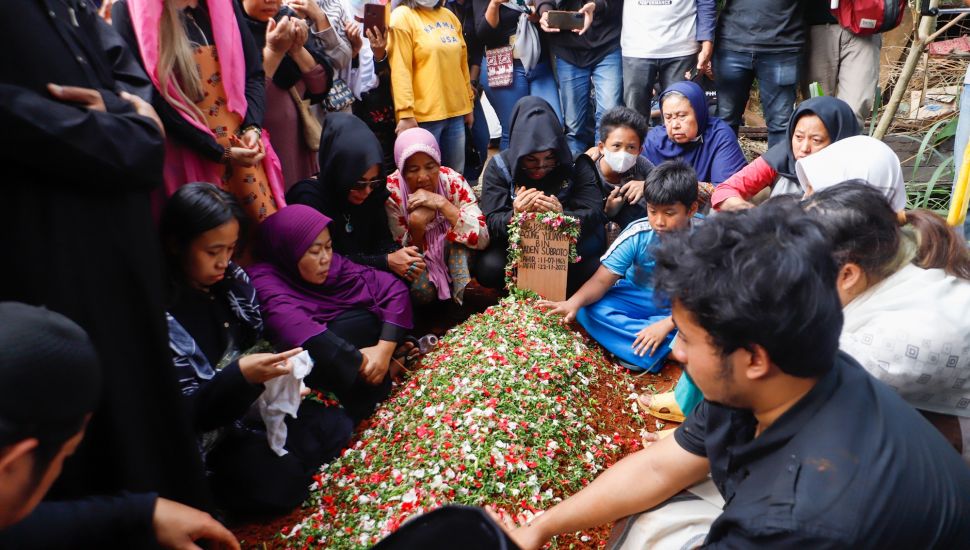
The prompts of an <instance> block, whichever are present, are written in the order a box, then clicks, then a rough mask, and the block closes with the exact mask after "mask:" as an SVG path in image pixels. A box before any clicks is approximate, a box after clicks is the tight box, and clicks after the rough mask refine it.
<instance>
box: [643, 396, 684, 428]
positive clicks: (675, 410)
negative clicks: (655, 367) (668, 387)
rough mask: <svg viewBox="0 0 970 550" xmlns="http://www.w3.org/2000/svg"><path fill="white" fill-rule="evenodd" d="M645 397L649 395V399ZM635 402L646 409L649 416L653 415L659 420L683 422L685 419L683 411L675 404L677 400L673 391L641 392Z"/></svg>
mask: <svg viewBox="0 0 970 550" xmlns="http://www.w3.org/2000/svg"><path fill="white" fill-rule="evenodd" d="M645 397H649V398H650V401H649V402H647V401H645V400H644V398H645ZM637 404H638V405H640V406H641V407H643V408H644V409H646V411H647V412H648V413H649V414H650V415H651V416H655V417H657V418H659V419H661V420H666V421H668V422H683V421H684V420H686V416H685V415H684V411H682V410H680V405H678V404H677V400H676V399H675V398H674V392H672V391H669V392H665V393H655V394H653V395H647V394H643V393H641V394H640V395H638V396H637Z"/></svg>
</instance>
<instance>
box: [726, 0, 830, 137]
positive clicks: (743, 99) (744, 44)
mask: <svg viewBox="0 0 970 550" xmlns="http://www.w3.org/2000/svg"><path fill="white" fill-rule="evenodd" d="M811 1H813V2H823V1H825V0H811ZM715 37H716V39H715V42H714V44H715V48H714V75H715V79H714V81H715V82H716V84H717V102H718V103H717V109H718V116H719V117H720V118H721V119H723V120H724V121H725V122H727V123H728V124H729V125H730V126H731V128H733V129H734V131H735V132H737V131H738V127H739V126H741V117H742V115H744V108H745V106H746V105H747V103H748V98H749V97H750V95H751V84H752V83H753V82H754V79H755V78H757V79H758V93H759V97H760V99H761V109H762V112H763V113H764V117H765V122H766V123H767V125H768V146H769V147H770V146H772V145H774V144H776V143H779V142H782V141H784V140H785V132H786V130H787V128H788V117H789V116H790V115H791V112H792V107H793V105H794V103H795V90H796V87H797V85H798V73H799V63H800V61H801V55H802V48H803V47H804V46H805V20H804V16H803V0H727V1H726V2H725V3H724V8H723V9H722V10H721V13H720V15H719V16H718V19H717V33H716V35H715Z"/></svg>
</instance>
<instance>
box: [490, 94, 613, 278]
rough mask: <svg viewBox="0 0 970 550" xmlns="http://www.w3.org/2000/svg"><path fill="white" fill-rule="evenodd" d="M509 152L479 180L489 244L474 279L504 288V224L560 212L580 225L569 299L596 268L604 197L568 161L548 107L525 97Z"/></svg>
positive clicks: (602, 239)
mask: <svg viewBox="0 0 970 550" xmlns="http://www.w3.org/2000/svg"><path fill="white" fill-rule="evenodd" d="M509 134H510V137H509V148H508V149H506V150H505V151H502V152H501V153H499V154H497V155H495V156H494V157H492V160H491V162H489V163H488V167H487V168H486V169H485V173H484V175H483V176H482V200H481V206H482V212H483V213H484V214H485V220H486V223H487V224H488V232H489V235H490V236H491V238H492V241H491V243H490V244H489V247H488V248H487V249H485V251H484V252H483V253H482V254H481V255H480V256H479V259H478V264H477V266H476V274H475V276H476V279H477V280H478V283H479V284H480V285H482V286H485V287H490V288H501V287H502V286H503V285H504V283H505V263H506V256H507V254H508V224H509V222H510V221H511V220H512V216H513V214H515V213H517V212H527V211H535V212H547V211H556V212H562V213H564V214H566V215H568V216H572V217H574V218H576V219H578V220H579V223H580V228H581V232H580V235H579V242H578V243H577V245H576V246H577V253H578V254H579V256H581V257H582V258H583V260H582V261H580V262H579V263H576V264H572V265H570V266H569V278H568V280H567V285H566V291H567V293H568V294H572V293H573V292H574V291H575V290H577V289H578V288H579V287H580V286H582V284H583V283H584V282H586V280H587V279H589V277H590V275H592V274H593V272H594V271H596V268H597V267H599V256H600V254H601V253H602V252H603V249H604V248H605V246H606V233H605V230H604V225H605V223H606V217H605V215H604V214H603V194H602V192H601V191H600V189H599V187H598V186H597V183H596V182H595V181H594V180H592V179H589V180H585V179H584V180H579V179H577V178H576V173H575V171H574V170H573V157H572V154H571V153H570V151H569V145H568V144H567V143H566V137H565V135H564V134H563V131H562V125H560V123H559V117H558V116H556V113H555V111H553V110H552V107H551V106H550V105H549V104H548V103H547V102H546V101H545V100H543V99H541V98H538V97H534V96H527V97H524V98H522V99H520V100H519V101H518V103H516V104H515V108H514V109H513V110H512V118H511V124H510V128H509Z"/></svg>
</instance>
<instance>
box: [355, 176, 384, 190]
mask: <svg viewBox="0 0 970 550" xmlns="http://www.w3.org/2000/svg"><path fill="white" fill-rule="evenodd" d="M382 183H384V178H374V179H372V180H363V181H358V182H357V183H355V184H353V185H352V186H351V187H350V190H351V191H363V190H364V189H366V188H368V187H369V188H370V190H371V191H373V190H374V189H377V187H378V186H379V185H381V184H382Z"/></svg>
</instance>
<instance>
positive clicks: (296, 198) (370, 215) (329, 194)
mask: <svg viewBox="0 0 970 550" xmlns="http://www.w3.org/2000/svg"><path fill="white" fill-rule="evenodd" d="M381 159H383V153H382V151H381V144H380V142H379V141H378V140H377V137H376V136H374V133H373V132H371V130H370V129H369V128H368V127H367V124H366V123H365V122H364V121H362V120H361V119H359V118H357V117H356V116H354V115H351V114H348V113H330V114H328V115H327V119H326V120H325V121H324V126H323V134H322V135H321V137H320V174H319V176H317V178H315V179H307V180H303V181H301V182H298V183H297V184H296V185H294V186H293V187H291V188H290V190H289V191H288V192H287V193H286V202H287V204H305V205H307V206H310V207H312V208H314V209H316V210H317V211H319V212H320V213H322V214H323V215H324V216H327V217H329V218H330V219H332V220H333V223H332V224H330V236H331V238H332V239H333V250H334V252H337V253H338V254H341V255H343V256H345V257H347V258H350V259H351V260H353V261H354V263H358V264H360V265H366V266H370V267H373V268H375V269H380V270H381V271H390V268H389V267H388V266H387V255H388V254H390V253H391V252H394V251H395V250H397V249H399V248H400V246H399V245H398V244H397V243H395V242H394V239H393V238H392V237H391V229H390V227H389V226H388V225H387V214H386V213H385V212H384V201H386V200H387V197H388V196H389V193H388V191H387V185H386V184H384V183H382V184H380V185H379V186H377V188H376V189H374V190H373V191H372V192H371V194H370V195H368V197H367V199H366V200H364V202H363V203H361V204H359V205H353V204H350V203H349V202H348V201H347V195H348V193H350V190H351V188H352V187H353V186H354V184H356V183H357V182H358V181H359V180H360V178H361V176H362V175H363V174H364V172H366V171H367V170H369V169H370V167H371V166H374V165H375V164H378V165H379V164H381V163H382V160H381ZM384 176H385V174H384V171H383V169H382V170H381V171H380V173H379V174H378V179H383V178H384Z"/></svg>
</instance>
